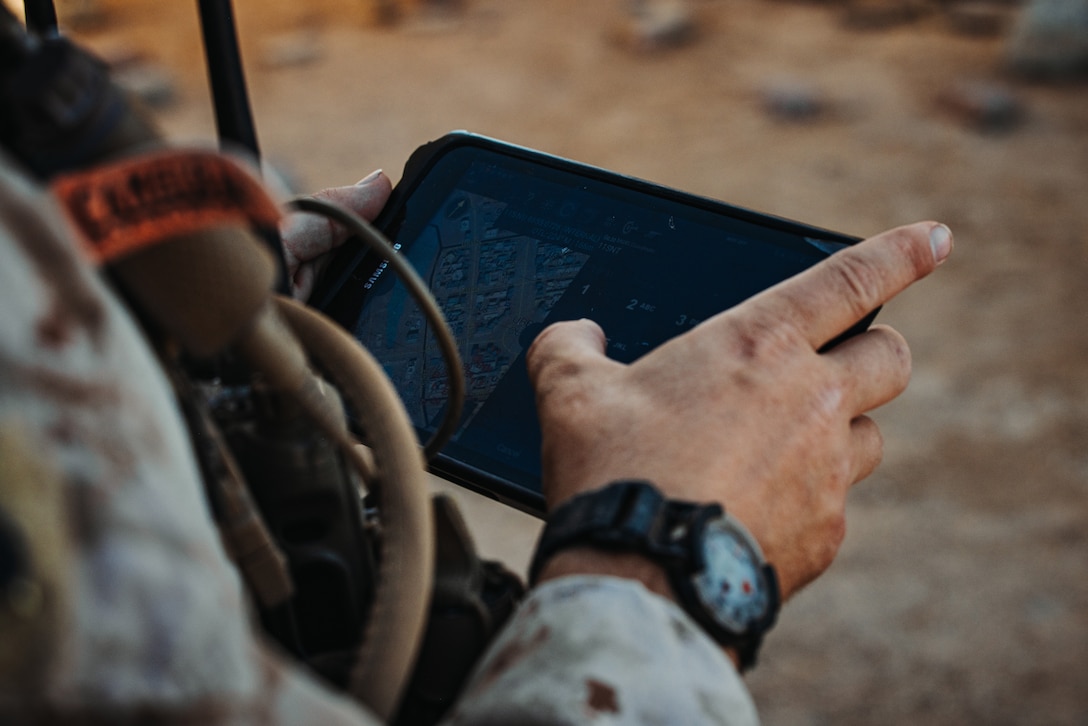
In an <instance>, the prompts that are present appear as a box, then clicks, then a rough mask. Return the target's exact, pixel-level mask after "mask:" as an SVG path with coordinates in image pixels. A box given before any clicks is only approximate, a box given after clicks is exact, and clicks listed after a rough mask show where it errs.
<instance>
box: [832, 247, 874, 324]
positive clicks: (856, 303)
mask: <svg viewBox="0 0 1088 726" xmlns="http://www.w3.org/2000/svg"><path fill="white" fill-rule="evenodd" d="M830 267H831V271H832V273H833V274H834V275H835V276H836V278H837V279H838V283H839V285H840V287H841V288H842V289H843V290H844V291H845V295H844V299H845V300H846V301H847V302H848V303H849V304H850V306H851V310H850V312H851V314H853V315H854V316H856V317H857V318H859V319H860V318H861V317H863V316H864V315H866V314H868V313H869V312H870V311H871V310H873V309H874V308H876V307H877V306H878V305H880V303H881V302H882V301H883V298H884V289H885V279H884V276H883V274H881V272H880V270H878V269H877V268H876V267H875V266H874V265H872V264H871V263H870V262H868V261H867V260H866V259H865V258H862V257H858V256H854V255H837V256H834V257H832V258H831V261H830Z"/></svg>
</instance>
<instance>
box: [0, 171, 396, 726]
mask: <svg viewBox="0 0 1088 726" xmlns="http://www.w3.org/2000/svg"><path fill="white" fill-rule="evenodd" d="M62 219H63V216H62V214H61V212H60V210H59V209H58V208H57V206H56V205H55V204H53V203H52V201H51V199H50V198H49V196H48V195H46V194H45V193H44V192H43V191H42V190H41V189H39V188H37V187H35V186H34V185H33V184H31V183H30V182H29V181H28V180H27V179H26V178H25V177H22V176H21V175H20V174H18V173H17V172H16V171H15V170H14V169H13V168H12V167H11V166H10V164H8V163H7V162H6V160H5V159H4V158H3V156H2V155H0V311H2V313H0V442H2V443H3V444H4V446H2V447H0V565H2V566H0V723H5V724H7V723H19V724H30V723H69V722H73V723H87V724H99V723H101V724H107V723H111V724H127V723H137V722H138V723H152V722H153V723H162V724H207V725H208V726H225V725H226V724H231V725H234V724H239V725H241V724H300V723H320V724H337V725H338V724H364V725H365V724H374V723H375V721H374V720H373V719H372V718H370V717H368V716H367V715H366V714H365V713H363V711H362V709H360V708H359V707H357V706H355V705H354V704H351V703H349V702H348V701H347V700H345V699H343V698H340V697H338V696H336V695H334V694H332V693H331V692H329V691H328V690H327V689H325V688H323V687H321V686H320V685H318V684H317V683H316V682H315V681H313V680H312V679H310V678H308V677H306V676H305V675H303V674H302V672H301V671H300V670H299V669H298V668H295V667H293V666H291V665H290V664H288V663H286V662H284V661H282V660H281V659H280V658H279V657H278V656H277V655H275V654H273V653H272V652H271V651H270V650H269V649H267V648H266V647H264V645H263V644H262V643H261V642H259V641H258V639H257V638H256V637H255V636H254V634H253V632H252V630H251V628H250V625H249V618H248V612H247V606H246V601H245V598H244V594H243V590H242V587H241V584H240V581H239V578H238V576H237V574H236V573H235V571H234V568H233V566H232V565H231V563H230V562H229V560H228V559H227V556H226V554H225V552H224V549H223V547H222V546H221V544H220V542H219V538H218V535H217V533H216V530H215V528H214V526H213V524H212V521H211V518H210V517H209V514H208V510H207V507H206V505H205V502H204V499H203V495H202V493H201V487H200V484H199V481H200V479H199V474H198V471H197V468H196V464H195V461H194V459H193V455H192V452H191V448H190V444H189V441H188V438H187V435H186V433H185V429H184V425H183V423H182V421H181V419H180V417H179V415H178V413H177V410H176V406H175V402H174V400H173V397H172V393H171V391H170V388H169V386H168V384H167V382H166V380H165V377H164V375H163V373H162V372H161V370H160V369H159V366H158V364H157V362H156V361H155V360H154V358H153V357H152V354H151V352H150V351H149V349H148V346H147V345H146V344H145V343H144V341H143V340H142V338H141V334H140V332H139V331H138V329H137V328H136V326H135V325H134V324H133V322H132V320H131V318H130V317H129V315H128V314H127V313H126V311H125V310H124V309H123V308H122V307H121V306H120V304H119V303H118V302H117V300H116V298H115V297H114V296H113V295H111V294H110V293H109V292H108V291H107V290H106V288H105V286H104V285H103V284H102V283H101V281H100V280H99V279H98V277H97V275H96V274H95V273H94V271H93V270H92V269H91V268H90V267H89V266H88V265H86V264H84V263H83V262H82V260H81V259H80V257H79V255H78V254H77V253H76V251H75V248H74V244H73V241H72V240H73V235H72V233H71V231H70V230H69V229H68V228H67V227H66V226H65V224H64V223H63V221H62ZM13 552H14V553H17V554H18V556H12V557H8V556H7V555H8V554H11V553H13Z"/></svg>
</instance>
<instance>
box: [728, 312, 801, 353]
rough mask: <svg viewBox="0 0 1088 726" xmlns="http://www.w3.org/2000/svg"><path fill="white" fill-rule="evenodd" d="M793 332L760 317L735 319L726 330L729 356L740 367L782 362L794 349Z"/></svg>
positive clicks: (785, 325)
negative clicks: (756, 363) (784, 356)
mask: <svg viewBox="0 0 1088 726" xmlns="http://www.w3.org/2000/svg"><path fill="white" fill-rule="evenodd" d="M792 330H793V329H792V328H791V327H790V326H789V325H787V324H785V323H784V322H783V321H781V320H775V321H768V320H766V319H765V318H764V317H762V316H756V315H748V316H736V317H734V318H732V319H731V322H730V326H729V332H728V335H729V340H730V353H731V355H732V356H733V358H734V359H736V360H737V361H738V362H741V363H752V362H767V361H776V360H780V359H782V357H783V355H784V354H785V353H787V352H788V351H790V350H792V349H793V348H794V346H795V345H796V340H795V339H794V336H793V335H791V331H792Z"/></svg>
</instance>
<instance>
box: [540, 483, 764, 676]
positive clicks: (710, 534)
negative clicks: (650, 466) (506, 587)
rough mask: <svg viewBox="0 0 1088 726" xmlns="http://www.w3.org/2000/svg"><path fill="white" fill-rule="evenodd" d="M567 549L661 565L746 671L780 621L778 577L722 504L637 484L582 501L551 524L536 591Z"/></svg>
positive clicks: (688, 606) (680, 596)
mask: <svg viewBox="0 0 1088 726" xmlns="http://www.w3.org/2000/svg"><path fill="white" fill-rule="evenodd" d="M570 547H592V548H595V549H601V550H609V551H613V552H632V553H636V554H640V555H642V556H644V557H646V558H647V559H649V560H651V561H653V562H655V563H657V564H659V565H660V566H661V567H662V568H663V569H664V570H665V572H666V574H667V576H668V579H669V584H670V585H671V587H672V589H673V593H674V594H675V595H676V599H677V601H678V602H679V603H680V605H681V607H683V608H684V610H686V611H687V613H688V614H689V615H691V617H692V618H693V619H694V620H695V621H696V622H697V623H699V625H701V626H702V627H703V629H704V630H706V632H707V633H708V634H709V635H710V636H711V637H713V638H714V639H715V640H716V641H717V642H718V643H720V644H721V645H723V646H725V647H728V648H733V649H735V650H736V652H737V654H738V656H739V659H740V667H741V670H742V671H744V670H747V669H748V668H751V667H752V666H753V665H755V662H756V655H757V653H758V652H759V646H760V644H761V643H762V642H763V636H764V634H765V633H766V632H767V631H768V630H770V629H771V626H773V625H774V622H775V618H777V616H778V609H779V605H780V597H779V590H778V578H777V576H776V575H775V571H774V567H772V566H771V565H770V564H768V563H767V562H766V561H765V560H764V559H763V553H762V551H761V550H760V548H759V544H758V543H757V542H756V541H755V539H753V538H752V536H751V535H750V534H749V533H748V531H747V530H746V529H745V528H744V526H743V525H742V524H741V523H740V522H738V521H737V520H736V519H735V518H733V517H731V516H729V515H728V514H726V513H725V511H724V510H723V509H722V508H721V506H719V505H718V504H696V503H694V502H684V501H677V500H670V499H666V498H665V497H664V496H663V495H662V494H661V492H659V491H658V490H657V488H656V487H654V486H653V484H651V483H649V482H646V481H638V480H632V481H618V482H614V483H612V484H609V485H608V486H606V487H604V488H603V489H599V490H596V491H593V492H589V493H586V494H581V495H579V496H577V497H574V498H573V499H571V500H570V501H568V502H565V503H564V504H563V505H562V506H560V507H559V508H558V509H556V510H555V512H554V513H553V514H552V515H551V517H550V518H549V520H548V523H547V525H546V526H545V527H544V531H543V532H542V533H541V535H540V541H539V542H538V543H537V548H536V554H535V555H534V557H533V562H532V564H531V566H530V568H529V582H530V583H532V584H535V583H536V580H537V578H538V577H539V575H540V571H541V570H542V569H543V567H544V564H545V563H546V562H547V561H548V560H549V559H551V557H552V556H553V555H555V554H556V553H557V552H559V551H561V550H564V549H568V548H570Z"/></svg>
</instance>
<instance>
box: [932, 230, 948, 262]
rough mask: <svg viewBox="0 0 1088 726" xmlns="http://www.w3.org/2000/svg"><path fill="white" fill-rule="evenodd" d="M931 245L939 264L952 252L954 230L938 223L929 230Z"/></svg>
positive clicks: (934, 257)
mask: <svg viewBox="0 0 1088 726" xmlns="http://www.w3.org/2000/svg"><path fill="white" fill-rule="evenodd" d="M929 246H930V247H931V248H932V249H933V259H934V260H936V261H937V263H938V264H940V263H941V262H944V258H946V257H948V255H949V254H950V253H951V252H952V230H950V229H949V228H948V227H946V226H944V225H943V224H938V225H937V226H935V227H934V228H933V229H931V230H930V231H929Z"/></svg>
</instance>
